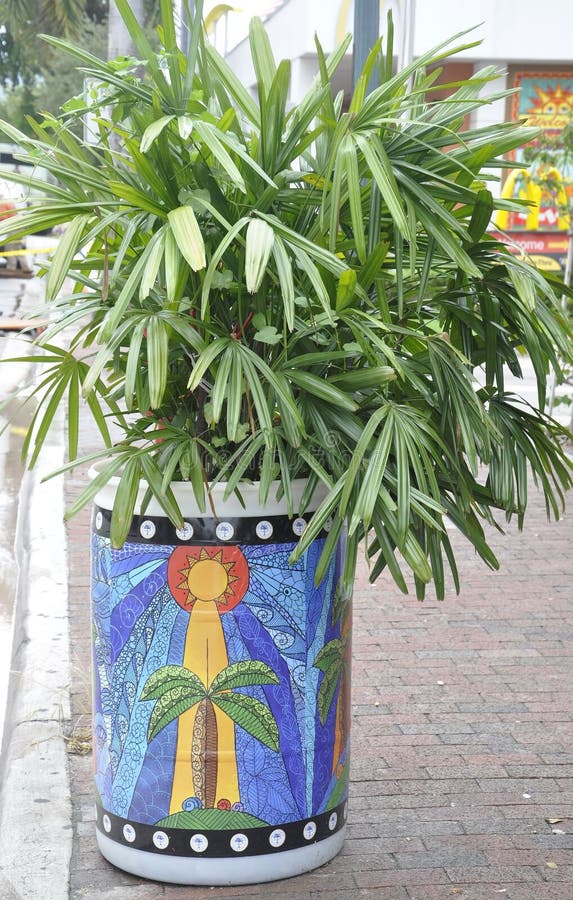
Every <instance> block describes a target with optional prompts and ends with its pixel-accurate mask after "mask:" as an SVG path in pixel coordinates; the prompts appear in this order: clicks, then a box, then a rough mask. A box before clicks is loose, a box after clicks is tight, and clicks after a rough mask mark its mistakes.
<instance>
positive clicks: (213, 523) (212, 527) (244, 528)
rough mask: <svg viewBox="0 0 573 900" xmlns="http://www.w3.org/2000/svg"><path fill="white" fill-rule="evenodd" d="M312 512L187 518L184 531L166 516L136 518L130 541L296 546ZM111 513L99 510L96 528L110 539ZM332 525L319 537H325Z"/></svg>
mask: <svg viewBox="0 0 573 900" xmlns="http://www.w3.org/2000/svg"><path fill="white" fill-rule="evenodd" d="M311 519H312V513H305V515H304V516H296V517H293V518H292V519H289V518H288V516H268V515H266V516H264V517H262V516H249V517H245V518H242V517H241V518H239V517H229V518H221V519H213V518H210V517H207V516H205V517H201V518H185V521H184V525H183V527H182V528H176V527H175V526H174V525H173V524H172V523H171V522H170V521H169V519H168V518H167V517H165V516H134V517H133V519H132V522H131V527H130V530H129V534H128V536H127V540H128V541H129V542H131V543H140V544H141V543H142V544H161V545H165V544H167V545H169V546H176V545H178V544H182V545H185V544H194V545H196V544H205V545H210V544H212V545H217V546H221V544H292V543H297V542H298V540H299V539H300V537H301V536H302V535H303V534H304V531H305V529H306V527H307V525H308V523H309V522H310V521H311ZM110 523H111V512H110V510H108V509H101V508H99V507H95V508H94V511H93V516H92V528H93V530H94V531H95V532H96V534H99V535H101V536H102V537H109V536H110ZM328 526H329V523H328V522H327V523H326V527H325V528H324V529H322V530H321V531H320V532H319V533H318V535H317V537H319V538H325V537H326V535H327V534H328Z"/></svg>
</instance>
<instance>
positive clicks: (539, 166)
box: [495, 72, 573, 232]
mask: <svg viewBox="0 0 573 900" xmlns="http://www.w3.org/2000/svg"><path fill="white" fill-rule="evenodd" d="M514 87H516V88H518V91H517V93H516V94H515V95H514V97H513V102H512V118H513V119H514V120H515V121H521V122H523V123H524V124H526V125H530V126H532V127H534V128H540V129H542V134H541V136H540V137H539V138H538V139H536V140H535V141H533V142H532V143H531V144H530V145H529V146H528V147H525V148H523V150H521V151H520V152H519V154H516V155H515V156H514V158H515V160H516V161H520V160H523V162H524V165H525V164H527V166H528V168H523V169H514V170H513V171H511V172H510V173H509V175H508V177H507V178H506V180H505V183H504V187H503V191H502V197H504V198H506V199H515V200H521V201H523V202H524V206H523V208H522V209H521V210H519V211H507V212H506V211H502V212H499V213H498V214H497V216H496V219H495V224H496V225H497V226H498V227H499V228H501V229H503V230H505V231H547V232H555V231H567V230H568V228H569V212H568V211H569V205H570V201H571V196H572V195H573V160H571V159H570V153H569V152H568V151H567V150H566V147H565V143H564V141H563V140H562V135H563V131H564V129H566V128H567V129H570V128H571V126H572V125H573V72H517V73H516V74H515V77H514ZM542 150H545V151H546V152H545V153H542V152H541V151H542ZM536 151H539V152H536ZM530 163H531V165H530Z"/></svg>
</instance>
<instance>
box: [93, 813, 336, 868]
mask: <svg viewBox="0 0 573 900" xmlns="http://www.w3.org/2000/svg"><path fill="white" fill-rule="evenodd" d="M346 808H347V804H346V802H344V803H341V804H340V805H339V806H337V807H335V808H334V809H329V810H327V812H324V813H320V814H319V815H316V816H312V818H309V819H301V820H299V821H297V822H285V823H282V824H280V825H276V826H271V825H268V826H264V827H259V828H241V829H237V830H236V831H230V830H228V829H221V830H218V831H213V830H208V829H203V830H202V831H191V830H189V829H186V828H166V827H165V826H163V825H161V826H160V825H142V824H141V823H139V822H134V821H133V820H130V819H122V818H120V817H119V816H114V815H113V813H109V812H105V811H104V810H103V809H102V807H101V806H99V805H97V806H96V813H97V827H98V829H99V830H100V831H101V832H103V834H105V835H107V837H109V838H110V839H111V840H113V841H116V842H117V843H118V844H123V845H125V846H126V847H134V848H136V849H137V850H145V851H147V852H149V853H160V854H163V855H164V856H188V857H195V858H198V857H204V858H209V857H216V858H221V857H233V856H261V855H262V854H263V853H273V852H279V851H281V850H294V849H296V848H298V847H307V846H308V845H309V844H315V843H316V842H317V841H323V840H324V839H325V838H328V837H330V836H331V835H333V834H336V832H337V831H339V830H340V829H341V828H342V826H343V825H344V824H345V822H346Z"/></svg>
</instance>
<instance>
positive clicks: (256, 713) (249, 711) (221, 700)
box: [211, 693, 279, 751]
mask: <svg viewBox="0 0 573 900" xmlns="http://www.w3.org/2000/svg"><path fill="white" fill-rule="evenodd" d="M211 699H212V701H213V703H214V704H215V705H216V706H218V707H219V709H221V710H223V712H224V713H226V714H227V715H228V716H229V718H230V719H232V720H233V722H235V723H236V724H237V725H240V726H241V728H244V729H245V731H248V733H249V734H252V736H253V737H255V738H257V740H259V741H260V742H261V743H262V744H265V745H266V746H267V747H270V749H271V750H275V751H277V750H278V749H279V730H278V727H277V723H276V722H275V718H274V716H273V714H272V712H271V711H270V709H269V708H268V707H267V706H265V704H264V703H261V701H260V700H257V699H256V698H255V697H249V696H248V695H247V694H236V693H235V694H229V695H228V696H223V695H222V694H215V695H213V696H212V697H211Z"/></svg>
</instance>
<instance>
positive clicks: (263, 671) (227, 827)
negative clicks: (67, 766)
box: [92, 483, 350, 885]
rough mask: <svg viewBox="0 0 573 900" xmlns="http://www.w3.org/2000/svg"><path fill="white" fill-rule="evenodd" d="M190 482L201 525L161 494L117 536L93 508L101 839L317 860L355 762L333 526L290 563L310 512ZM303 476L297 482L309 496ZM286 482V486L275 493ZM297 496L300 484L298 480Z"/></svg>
mask: <svg viewBox="0 0 573 900" xmlns="http://www.w3.org/2000/svg"><path fill="white" fill-rule="evenodd" d="M186 487H187V486H186V485H175V488H176V490H177V492H178V500H179V502H180V506H181V509H182V512H183V514H184V517H185V522H186V524H185V527H184V528H183V529H180V530H177V531H176V530H175V528H174V527H173V526H172V525H171V523H170V522H169V520H167V519H166V518H165V517H164V516H162V515H160V514H159V511H158V510H157V509H155V510H154V508H153V507H151V506H150V507H149V509H148V510H147V511H146V514H145V515H144V516H136V517H135V518H134V520H133V522H132V526H131V531H130V534H129V537H128V540H127V542H126V543H125V545H124V546H123V547H122V549H121V550H112V549H111V545H110V540H109V523H110V512H109V510H110V509H111V506H112V502H113V486H111V487H110V488H109V489H107V488H106V489H104V491H102V492H100V494H98V496H97V498H96V505H95V508H94V512H93V520H92V529H93V531H92V610H93V638H94V647H93V649H94V704H93V710H94V757H95V759H94V763H95V788H96V803H97V839H98V844H99V847H100V850H101V851H102V853H103V855H104V856H105V857H106V858H107V859H109V860H110V862H112V863H114V865H116V866H119V867H120V868H122V869H125V870H126V871H129V872H132V873H135V874H138V875H141V876H143V877H146V878H152V879H156V880H159V881H168V882H175V883H179V884H210V885H217V884H241V883H251V882H263V881H270V880H273V879H277V878H285V877H288V876H291V875H296V874H299V873H301V872H305V871H308V870H309V869H312V868H314V867H316V866H319V865H322V864H323V863H325V862H326V861H327V860H329V859H331V858H332V857H333V856H334V855H335V854H336V853H337V852H338V851H339V850H340V848H341V846H342V843H343V840H344V831H345V821H346V796H347V786H348V767H349V723H350V698H349V657H350V634H349V620H350V598H345V597H344V596H343V594H342V591H341V589H340V573H341V569H342V554H343V546H342V545H339V547H338V550H337V553H336V554H335V557H334V558H333V561H332V563H331V565H330V568H329V570H328V572H327V574H326V576H325V578H324V579H323V581H322V583H321V584H320V586H319V587H315V586H314V572H315V569H316V564H317V562H318V558H319V556H320V552H321V549H322V547H323V544H324V539H325V537H326V533H323V534H322V535H320V536H319V537H318V538H317V539H316V540H315V541H314V542H313V544H312V545H311V546H310V548H309V549H308V551H307V552H306V553H305V554H304V556H303V558H302V559H301V560H300V561H299V562H298V563H296V564H295V565H293V566H291V565H290V564H289V561H288V560H289V556H290V554H291V552H292V550H293V548H294V547H295V546H296V542H297V540H298V538H299V537H300V535H301V534H302V532H303V530H304V528H305V525H306V522H307V521H308V519H309V516H310V515H311V514H310V513H309V514H306V516H305V518H301V517H299V518H296V519H294V520H293V519H289V518H288V517H287V516H286V507H285V506H284V504H278V505H277V506H276V508H273V509H272V510H270V509H269V508H268V507H267V508H265V509H261V508H260V507H259V505H258V500H257V490H256V488H255V487H248V488H247V489H246V490H244V491H242V495H243V499H244V501H245V503H246V509H243V507H241V506H240V505H239V503H238V501H237V500H236V499H234V498H231V500H229V501H227V502H226V503H225V504H223V503H222V501H220V497H221V495H220V494H218V492H217V490H216V491H215V492H214V502H215V509H216V512H217V516H218V518H217V519H213V518H208V517H206V516H204V515H201V514H199V513H198V512H197V509H196V507H195V505H194V502H193V500H192V496H191V493H190V491H189V493H188V494H187V492H186ZM302 487H303V486H302V484H299V483H295V485H294V490H295V491H298V496H300V492H301V491H302ZM271 496H273V494H271ZM295 496H296V494H295Z"/></svg>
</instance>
